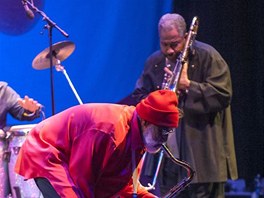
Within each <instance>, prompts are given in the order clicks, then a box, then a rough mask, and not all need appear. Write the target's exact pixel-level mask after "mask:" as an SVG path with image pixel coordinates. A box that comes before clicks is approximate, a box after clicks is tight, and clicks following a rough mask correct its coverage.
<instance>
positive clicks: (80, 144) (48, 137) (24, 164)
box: [15, 104, 155, 198]
mask: <svg viewBox="0 0 264 198" xmlns="http://www.w3.org/2000/svg"><path fill="white" fill-rule="evenodd" d="M134 112H135V107H133V106H124V105H116V104H85V105H79V106H75V107H72V108H69V109H67V110H65V111H63V112H61V113H58V114H56V115H54V116H52V117H50V118H48V119H46V120H44V121H42V122H41V123H39V124H38V125H37V126H36V127H35V128H33V129H32V130H31V131H30V133H29V134H28V137H27V139H26V141H25V142H24V144H23V146H22V148H21V150H20V152H19V156H18V159H17V163H16V167H15V171H16V172H17V173H19V174H20V175H22V176H24V177H25V179H30V178H36V177H45V178H47V179H48V180H49V181H50V182H51V184H52V186H53V187H54V188H55V190H56V191H57V193H58V194H59V195H60V196H61V197H68V198H75V197H78V198H80V197H89V198H92V197H98V198H104V197H106V198H109V197H112V196H113V197H117V195H119V196H121V197H128V195H131V193H132V186H131V185H132V182H131V177H132V157H131V155H132V149H134V150H135V153H136V164H138V163H139V161H140V159H141V157H142V155H143V153H144V150H145V148H144V144H143V142H142V137H141V134H140V130H139V128H138V122H137V118H136V117H137V116H136V113H134ZM143 196H144V197H155V196H154V195H152V194H150V193H148V192H147V191H145V190H143V189H138V197H143Z"/></svg>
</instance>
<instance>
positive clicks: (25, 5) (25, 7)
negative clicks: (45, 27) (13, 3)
mask: <svg viewBox="0 0 264 198" xmlns="http://www.w3.org/2000/svg"><path fill="white" fill-rule="evenodd" d="M22 5H23V7H24V9H25V11H26V15H27V17H28V18H29V19H33V18H34V17H35V15H34V13H33V11H32V10H30V9H29V7H28V3H27V0H22Z"/></svg>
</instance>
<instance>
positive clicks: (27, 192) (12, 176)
mask: <svg viewBox="0 0 264 198" xmlns="http://www.w3.org/2000/svg"><path fill="white" fill-rule="evenodd" d="M35 125H36V124H28V125H18V126H12V127H10V128H9V129H8V131H7V132H6V141H5V142H6V145H7V146H6V148H5V152H4V155H6V160H7V162H8V170H9V171H8V177H9V181H10V186H11V190H12V196H11V197H13V198H24V197H25V198H26V197H34V198H40V197H41V196H42V194H41V192H40V190H39V189H38V187H37V185H36V184H35V181H34V180H33V179H28V180H26V181H25V180H24V178H23V177H22V176H20V175H18V174H16V173H15V172H14V167H15V163H16V159H17V156H18V153H19V151H20V148H21V146H22V145H23V143H24V141H25V140H26V137H27V134H28V133H29V131H30V130H31V129H32V128H33V127H34V126H35Z"/></svg>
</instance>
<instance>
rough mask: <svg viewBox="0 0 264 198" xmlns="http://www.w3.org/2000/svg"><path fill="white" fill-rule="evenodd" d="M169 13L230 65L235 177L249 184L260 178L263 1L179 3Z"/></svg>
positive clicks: (263, 167) (263, 152)
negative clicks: (196, 22) (195, 21)
mask: <svg viewBox="0 0 264 198" xmlns="http://www.w3.org/2000/svg"><path fill="white" fill-rule="evenodd" d="M173 10H174V12H177V13H180V14H181V15H182V16H184V18H185V19H186V21H187V24H190V23H191V20H192V18H193V16H198V17H199V18H200V26H199V30H198V35H197V37H196V38H197V39H198V40H201V41H204V42H207V43H209V44H211V45H213V46H214V47H215V48H216V49H217V50H218V51H219V52H220V53H221V54H222V56H223V57H224V58H225V60H226V61H227V63H228V64H229V66H230V70H231V75H232V81H233V101H232V112H233V125H234V132H235V143H236V154H237V162H238V171H239V177H240V178H244V179H246V181H247V183H248V185H249V186H250V185H252V182H253V180H254V177H255V176H256V175H257V174H258V173H260V174H261V175H262V176H263V174H264V125H263V123H264V121H263V120H264V115H263V112H264V109H263V98H264V97H263V92H264V87H263V79H264V47H263V46H264V39H263V37H264V31H263V29H264V14H263V13H264V12H263V10H264V3H263V1H262V0H255V1H254V0H252V1H247V0H181V1H179V0H178V1H176V0H175V1H174V8H173Z"/></svg>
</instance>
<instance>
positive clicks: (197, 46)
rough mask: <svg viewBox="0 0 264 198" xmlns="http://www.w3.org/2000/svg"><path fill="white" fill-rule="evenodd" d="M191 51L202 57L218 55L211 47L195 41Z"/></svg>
mask: <svg viewBox="0 0 264 198" xmlns="http://www.w3.org/2000/svg"><path fill="white" fill-rule="evenodd" d="M193 49H194V50H195V52H197V53H200V54H204V55H220V54H219V52H218V51H217V50H216V49H215V48H214V47H213V46H211V45H209V44H207V43H204V42H201V41H197V40H196V41H195V42H194V43H193Z"/></svg>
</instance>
